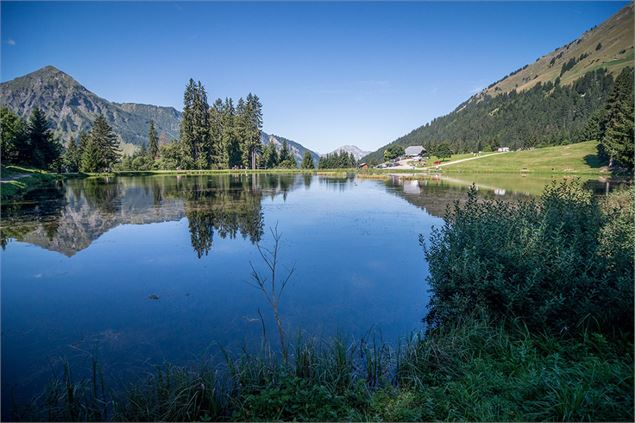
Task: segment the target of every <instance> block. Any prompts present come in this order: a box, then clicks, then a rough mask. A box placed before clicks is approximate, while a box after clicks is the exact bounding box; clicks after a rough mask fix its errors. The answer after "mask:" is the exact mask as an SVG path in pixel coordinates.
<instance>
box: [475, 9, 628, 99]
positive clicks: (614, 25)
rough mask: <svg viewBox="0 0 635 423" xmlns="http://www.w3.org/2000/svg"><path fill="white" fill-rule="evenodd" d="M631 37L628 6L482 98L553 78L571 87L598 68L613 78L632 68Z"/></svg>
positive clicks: (503, 82) (518, 72) (512, 76)
mask: <svg viewBox="0 0 635 423" xmlns="http://www.w3.org/2000/svg"><path fill="white" fill-rule="evenodd" d="M633 37H634V33H633V4H632V3H631V4H630V5H628V6H626V7H625V8H623V9H622V10H620V11H619V12H618V13H616V14H615V15H614V16H612V17H611V18H610V19H608V20H607V21H606V22H603V23H602V24H600V25H598V26H597V27H595V28H592V29H590V30H589V31H587V32H585V33H584V34H582V36H581V37H580V38H578V39H576V40H573V41H572V42H571V43H569V44H567V45H565V46H562V47H560V48H558V49H556V50H554V51H552V52H551V53H549V54H546V55H544V56H542V57H540V58H539V59H538V60H537V61H536V62H535V63H532V64H530V65H527V66H525V67H523V68H521V69H519V70H518V71H516V72H512V73H511V74H510V75H507V76H506V77H504V78H503V79H502V80H500V81H498V82H496V83H494V84H492V85H490V86H489V87H487V88H486V89H485V90H484V91H483V92H482V95H485V94H487V95H491V96H496V95H499V94H502V93H508V92H510V91H512V90H516V91H525V90H528V89H530V88H532V87H533V86H535V85H536V84H538V83H543V84H544V83H546V82H549V81H551V82H554V81H555V80H556V78H560V80H561V83H562V84H571V83H572V82H573V81H575V80H577V79H578V78H580V77H581V76H582V75H584V74H585V73H587V72H589V71H592V70H595V69H597V68H599V67H604V68H606V69H607V70H608V71H609V73H611V74H613V76H616V75H618V74H619V73H620V72H621V70H622V69H623V68H624V67H625V66H628V65H631V66H632V63H633ZM565 64H569V65H570V66H571V67H570V68H569V66H565V69H566V71H565V72H564V73H563V72H562V71H563V65H565ZM477 98H478V96H477Z"/></svg>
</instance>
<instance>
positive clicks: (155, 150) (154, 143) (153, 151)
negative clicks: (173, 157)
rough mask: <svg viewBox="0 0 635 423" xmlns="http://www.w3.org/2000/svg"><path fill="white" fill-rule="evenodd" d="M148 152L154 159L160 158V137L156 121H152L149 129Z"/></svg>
mask: <svg viewBox="0 0 635 423" xmlns="http://www.w3.org/2000/svg"><path fill="white" fill-rule="evenodd" d="M148 143H149V148H148V153H149V154H150V158H151V159H152V160H156V159H157V158H159V137H158V136H157V130H156V129H155V127H154V121H153V120H151V121H150V129H149V130H148Z"/></svg>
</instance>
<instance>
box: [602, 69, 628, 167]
mask: <svg viewBox="0 0 635 423" xmlns="http://www.w3.org/2000/svg"><path fill="white" fill-rule="evenodd" d="M633 101H635V99H634V97H633V68H624V70H623V71H622V73H620V75H619V76H618V77H617V79H616V80H615V85H614V87H613V91H612V92H611V95H610V97H609V99H608V101H607V104H606V109H605V110H604V113H603V115H602V118H603V119H602V122H601V124H598V130H597V132H598V134H599V135H600V138H599V139H601V141H602V146H603V150H604V151H605V152H606V154H607V155H608V156H609V157H610V158H611V159H612V160H615V161H617V162H618V163H619V164H620V165H622V166H624V167H626V168H628V169H631V170H632V169H633V155H634V154H635V150H634V146H635V133H634V120H635V111H634V109H633Z"/></svg>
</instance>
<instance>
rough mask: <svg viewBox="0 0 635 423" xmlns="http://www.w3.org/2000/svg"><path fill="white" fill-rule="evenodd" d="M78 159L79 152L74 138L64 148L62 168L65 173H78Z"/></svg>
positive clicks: (79, 157)
mask: <svg viewBox="0 0 635 423" xmlns="http://www.w3.org/2000/svg"><path fill="white" fill-rule="evenodd" d="M80 159H81V151H80V148H79V142H77V141H75V139H74V138H71V140H70V141H69V142H68V145H67V146H66V151H65V152H64V168H65V169H66V171H67V172H77V171H79V165H80Z"/></svg>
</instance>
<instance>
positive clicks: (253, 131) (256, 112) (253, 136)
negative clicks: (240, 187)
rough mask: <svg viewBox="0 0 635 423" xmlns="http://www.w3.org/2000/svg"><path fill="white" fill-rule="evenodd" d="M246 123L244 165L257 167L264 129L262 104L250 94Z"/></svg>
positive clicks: (248, 96) (246, 110)
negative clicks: (257, 157)
mask: <svg viewBox="0 0 635 423" xmlns="http://www.w3.org/2000/svg"><path fill="white" fill-rule="evenodd" d="M245 112H246V113H245V114H246V116H245V118H246V119H245V122H244V125H245V127H244V137H245V141H244V143H243V146H244V147H243V151H242V154H243V164H245V166H246V167H251V168H255V167H256V155H257V154H258V153H260V152H261V151H262V142H261V140H260V130H261V129H262V104H261V103H260V99H259V98H258V96H257V95H254V94H251V93H249V94H248V95H247V102H246V105H245Z"/></svg>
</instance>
